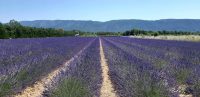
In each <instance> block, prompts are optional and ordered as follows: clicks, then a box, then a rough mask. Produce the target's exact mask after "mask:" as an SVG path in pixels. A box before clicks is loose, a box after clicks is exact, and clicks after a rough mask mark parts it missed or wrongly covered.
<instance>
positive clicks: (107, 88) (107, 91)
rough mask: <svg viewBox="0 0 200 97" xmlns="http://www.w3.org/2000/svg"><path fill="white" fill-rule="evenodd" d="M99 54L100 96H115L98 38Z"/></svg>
mask: <svg viewBox="0 0 200 97" xmlns="http://www.w3.org/2000/svg"><path fill="white" fill-rule="evenodd" d="M100 56H101V68H102V77H103V82H102V86H101V90H100V97H117V95H116V92H115V91H114V88H113V85H112V82H111V80H110V77H109V68H108V64H107V62H106V59H105V55H104V51H103V47H102V43H101V39H100Z"/></svg>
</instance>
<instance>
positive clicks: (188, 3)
mask: <svg viewBox="0 0 200 97" xmlns="http://www.w3.org/2000/svg"><path fill="white" fill-rule="evenodd" d="M199 5H200V0H0V21H1V22H8V21H9V20H10V19H15V20H18V21H22V20H94V21H108V20H116V19H145V20H158V19H169V18H175V19H200V11H199V10H200V6H199Z"/></svg>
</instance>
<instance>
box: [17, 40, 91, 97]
mask: <svg viewBox="0 0 200 97" xmlns="http://www.w3.org/2000/svg"><path fill="white" fill-rule="evenodd" d="M93 41H94V40H93ZM93 41H92V42H93ZM92 42H90V43H89V44H88V45H87V46H85V47H84V48H83V49H82V50H81V51H79V52H78V53H77V54H76V55H75V56H74V57H72V58H71V59H70V60H68V61H67V62H65V64H64V65H62V66H61V67H59V68H57V69H56V70H54V71H52V72H51V73H49V74H48V75H47V76H46V77H44V78H43V79H41V80H40V81H37V82H36V83H35V84H33V85H32V86H30V87H27V88H25V89H24V90H23V91H22V92H21V93H19V94H17V95H14V97H43V92H44V91H46V90H48V89H49V87H52V85H53V84H54V83H56V81H57V80H58V79H59V78H60V77H61V76H62V74H63V73H64V72H66V71H67V70H68V67H69V65H70V63H72V62H73V61H74V60H75V59H77V58H78V57H79V56H80V55H81V53H82V52H83V51H84V50H85V49H87V48H88V47H89V46H90V45H91V44H92Z"/></svg>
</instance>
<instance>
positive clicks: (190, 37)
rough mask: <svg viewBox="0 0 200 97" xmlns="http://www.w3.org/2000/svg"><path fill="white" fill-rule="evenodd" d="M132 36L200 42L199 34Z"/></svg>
mask: <svg viewBox="0 0 200 97" xmlns="http://www.w3.org/2000/svg"><path fill="white" fill-rule="evenodd" d="M131 37H134V38H146V39H162V40H178V41H196V42H200V36H199V35H177V36H175V35H159V36H131Z"/></svg>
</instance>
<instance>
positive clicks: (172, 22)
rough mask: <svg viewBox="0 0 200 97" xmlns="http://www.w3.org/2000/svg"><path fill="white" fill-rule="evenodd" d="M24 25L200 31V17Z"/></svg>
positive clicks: (95, 30) (28, 22)
mask: <svg viewBox="0 0 200 97" xmlns="http://www.w3.org/2000/svg"><path fill="white" fill-rule="evenodd" d="M20 23H21V24H22V25H24V26H31V27H44V28H62V29H65V30H81V31H88V32H101V31H104V32H123V31H126V30H130V29H133V28H135V29H142V30H152V31H158V30H167V31H191V32H196V31H200V19H163V20H155V21H150V20H134V19H132V20H112V21H107V22H99V21H79V20H36V21H21V22H20Z"/></svg>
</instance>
